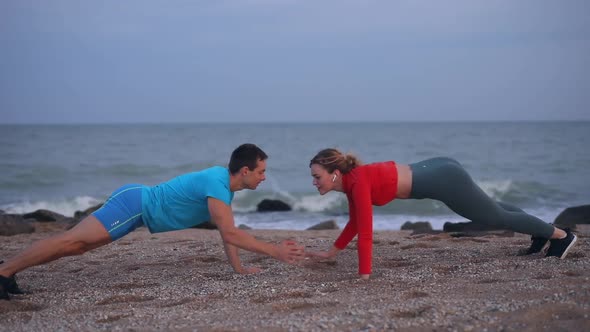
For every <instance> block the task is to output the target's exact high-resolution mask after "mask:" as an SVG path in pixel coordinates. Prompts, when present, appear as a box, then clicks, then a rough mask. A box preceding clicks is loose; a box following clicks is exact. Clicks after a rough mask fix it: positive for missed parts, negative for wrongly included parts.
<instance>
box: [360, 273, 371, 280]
mask: <svg viewBox="0 0 590 332" xmlns="http://www.w3.org/2000/svg"><path fill="white" fill-rule="evenodd" d="M370 276H371V275H370V274H359V277H360V278H361V279H362V280H369V277H370Z"/></svg>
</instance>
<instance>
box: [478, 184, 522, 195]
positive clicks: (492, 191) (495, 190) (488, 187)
mask: <svg viewBox="0 0 590 332" xmlns="http://www.w3.org/2000/svg"><path fill="white" fill-rule="evenodd" d="M477 184H478V185H479V187H480V188H481V189H482V190H483V191H484V192H485V193H486V194H487V195H488V196H490V197H492V198H494V199H502V197H504V195H506V194H507V193H508V192H509V191H510V190H512V189H514V183H513V181H512V180H499V181H480V182H478V183H477Z"/></svg>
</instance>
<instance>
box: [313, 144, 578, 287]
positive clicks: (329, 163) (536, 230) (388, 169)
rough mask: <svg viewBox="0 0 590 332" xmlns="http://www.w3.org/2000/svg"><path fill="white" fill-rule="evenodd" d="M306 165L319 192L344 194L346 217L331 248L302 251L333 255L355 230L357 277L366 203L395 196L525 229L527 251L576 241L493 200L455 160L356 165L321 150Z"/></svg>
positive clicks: (367, 250)
mask: <svg viewBox="0 0 590 332" xmlns="http://www.w3.org/2000/svg"><path fill="white" fill-rule="evenodd" d="M309 167H310V168H311V176H312V177H313V185H314V186H315V187H316V188H317V189H318V191H319V193H320V194H321V195H324V194H326V193H327V192H330V191H332V190H334V191H339V192H343V193H345V194H346V197H347V199H348V208H349V221H348V223H347V224H346V226H345V227H344V229H343V230H342V233H341V234H340V236H339V237H338V238H337V239H336V241H335V242H334V245H333V246H332V248H330V249H328V250H327V251H320V252H307V253H306V255H307V256H308V257H315V258H331V257H334V256H335V255H336V254H337V253H338V252H339V251H340V250H342V249H344V248H345V247H346V246H347V245H348V243H349V242H350V241H351V240H352V239H353V238H354V237H355V236H356V235H357V234H358V242H357V247H358V259H359V270H358V272H359V275H360V278H361V279H369V276H370V274H371V259H372V249H373V209H372V205H377V206H381V205H385V204H387V203H389V202H391V201H392V200H394V199H395V198H398V199H424V198H430V199H436V200H439V201H441V202H443V203H445V204H446V205H447V206H448V207H449V208H450V209H451V210H453V211H454V212H455V213H457V214H459V215H461V216H463V217H465V218H467V219H470V220H472V221H474V222H481V223H485V224H489V225H496V226H500V227H502V228H506V229H510V230H513V231H515V232H519V233H524V234H530V235H532V237H531V240H532V243H531V246H530V248H529V249H528V250H527V254H532V253H537V252H540V251H541V250H542V249H543V248H544V247H545V246H546V245H547V244H548V243H550V246H549V249H548V251H547V255H546V256H557V257H560V258H565V256H566V255H567V253H568V251H569V250H570V249H571V248H572V246H573V245H574V243H575V242H576V235H574V234H573V233H572V232H571V231H570V230H569V229H567V228H566V229H563V230H562V229H559V228H557V227H554V226H553V225H551V224H548V223H546V222H544V221H542V220H540V219H539V218H536V217H534V216H531V215H529V214H527V213H526V212H524V211H523V210H521V209H519V208H517V207H515V206H511V205H509V204H505V203H500V202H496V201H494V200H493V199H491V198H490V197H489V196H488V195H486V194H485V193H484V191H483V190H482V189H481V188H479V187H478V186H477V185H476V184H475V182H474V181H473V180H472V179H471V176H469V174H468V173H467V172H466V171H465V169H464V168H463V166H461V164H459V162H457V161H456V160H453V159H450V158H444V157H439V158H432V159H427V160H424V161H421V162H418V163H415V164H410V165H402V164H396V163H395V162H394V161H386V162H378V163H373V164H367V165H361V162H360V161H359V160H358V159H357V158H356V157H355V156H354V155H351V154H343V153H341V152H340V151H338V150H336V149H324V150H322V151H320V152H319V153H318V154H317V155H316V156H315V157H313V159H311V162H310V163H309Z"/></svg>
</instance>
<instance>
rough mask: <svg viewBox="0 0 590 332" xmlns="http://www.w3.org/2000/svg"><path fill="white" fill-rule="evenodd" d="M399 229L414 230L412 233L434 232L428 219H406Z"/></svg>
mask: <svg viewBox="0 0 590 332" xmlns="http://www.w3.org/2000/svg"><path fill="white" fill-rule="evenodd" d="M400 229H401V230H402V231H414V232H413V233H412V234H413V235H415V234H432V233H436V232H435V231H434V230H433V229H432V225H431V224H430V223H429V222H428V221H416V222H411V221H406V222H405V223H404V224H403V225H402V226H401V227H400Z"/></svg>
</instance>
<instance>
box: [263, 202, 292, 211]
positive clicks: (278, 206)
mask: <svg viewBox="0 0 590 332" xmlns="http://www.w3.org/2000/svg"><path fill="white" fill-rule="evenodd" d="M256 211H258V212H271V211H291V206H290V205H289V204H287V203H285V202H283V201H281V200H278V199H263V200H262V201H261V202H260V203H258V205H257V206H256Z"/></svg>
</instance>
